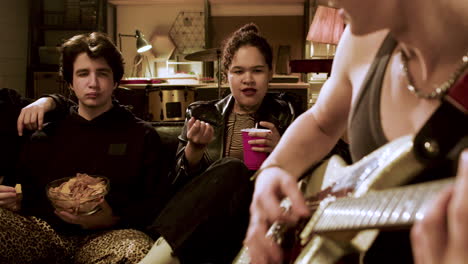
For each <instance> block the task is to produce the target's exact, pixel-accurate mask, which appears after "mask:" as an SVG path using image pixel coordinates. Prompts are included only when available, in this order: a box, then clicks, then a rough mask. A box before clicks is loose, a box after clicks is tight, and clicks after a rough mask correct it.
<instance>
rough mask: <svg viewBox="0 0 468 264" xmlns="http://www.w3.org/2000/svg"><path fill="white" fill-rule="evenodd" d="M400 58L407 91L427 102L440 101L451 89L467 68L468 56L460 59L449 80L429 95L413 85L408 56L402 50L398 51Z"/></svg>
mask: <svg viewBox="0 0 468 264" xmlns="http://www.w3.org/2000/svg"><path fill="white" fill-rule="evenodd" d="M400 56H401V66H402V67H401V68H402V70H403V73H404V75H405V77H406V81H407V82H408V86H407V88H408V90H409V91H410V92H411V93H412V94H414V95H416V96H417V97H418V98H422V99H428V100H435V99H441V98H442V97H443V96H444V95H445V94H446V93H447V92H448V90H449V89H450V87H452V85H453V84H454V83H455V81H456V80H458V78H459V77H460V76H461V74H462V73H463V72H465V70H466V69H467V68H468V54H466V55H464V56H463V58H462V62H461V64H460V66H459V67H458V68H457V69H456V70H455V72H454V73H452V75H451V76H450V78H449V79H448V80H447V81H445V82H444V83H442V84H441V85H440V86H439V87H437V88H436V89H435V90H434V91H432V92H431V93H424V92H422V91H421V90H419V89H418V88H416V87H415V86H414V84H413V78H412V77H411V74H410V72H409V70H408V56H407V55H406V54H405V53H404V52H403V50H400Z"/></svg>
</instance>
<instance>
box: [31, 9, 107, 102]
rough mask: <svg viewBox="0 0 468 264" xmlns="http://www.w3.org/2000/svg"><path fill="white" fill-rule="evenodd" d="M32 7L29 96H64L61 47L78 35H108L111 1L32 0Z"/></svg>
mask: <svg viewBox="0 0 468 264" xmlns="http://www.w3.org/2000/svg"><path fill="white" fill-rule="evenodd" d="M29 4H30V25H29V28H30V30H29V44H28V70H27V78H28V80H27V87H26V96H28V97H32V98H36V97H38V96H41V95H42V93H43V92H46V93H53V92H55V93H64V92H66V91H67V89H63V83H61V82H60V79H59V78H58V74H57V72H58V70H59V50H58V49H57V47H59V46H60V45H61V44H62V42H63V41H64V40H65V39H68V38H70V37H72V36H74V35H77V34H82V33H87V32H91V31H100V32H106V28H107V25H106V22H107V20H106V14H107V0H29ZM38 76H40V77H41V78H39V77H38ZM42 77H44V78H46V80H43V78H42ZM38 78H39V79H38ZM49 78H50V79H49ZM41 84H43V85H47V87H45V86H44V87H42V86H41ZM54 84H55V86H54ZM51 86H52V87H51Z"/></svg>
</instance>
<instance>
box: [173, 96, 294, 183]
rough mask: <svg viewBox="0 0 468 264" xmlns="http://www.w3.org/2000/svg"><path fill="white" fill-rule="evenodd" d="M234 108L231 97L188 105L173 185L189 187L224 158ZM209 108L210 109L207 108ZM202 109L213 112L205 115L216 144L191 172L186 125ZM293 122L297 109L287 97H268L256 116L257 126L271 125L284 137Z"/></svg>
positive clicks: (206, 151)
mask: <svg viewBox="0 0 468 264" xmlns="http://www.w3.org/2000/svg"><path fill="white" fill-rule="evenodd" d="M233 105H234V98H233V97H232V95H228V96H226V97H225V98H223V99H221V100H213V101H199V102H195V103H192V104H190V105H189V107H188V108H187V113H186V119H185V125H184V128H183V129H182V133H181V135H180V136H179V147H178V149H177V153H176V166H175V168H174V171H173V172H172V173H171V174H172V175H171V178H172V182H173V184H177V185H180V184H184V183H186V181H187V180H188V179H190V178H192V177H193V176H194V175H197V174H199V173H201V172H203V171H205V170H206V169H207V168H208V167H209V166H210V165H211V164H212V163H213V162H215V161H216V160H218V159H220V158H222V157H223V151H224V138H225V135H224V133H225V128H226V122H227V119H228V117H229V114H230V113H231V110H232V107H233ZM207 106H209V107H211V108H206V107H207ZM213 106H214V107H213ZM199 107H204V108H203V109H210V110H208V112H209V113H205V115H209V116H210V117H211V121H212V122H210V123H211V124H213V123H214V125H213V127H214V140H213V141H212V142H211V143H210V144H208V146H207V148H206V149H205V153H204V155H203V158H202V160H201V161H200V164H199V166H198V168H197V169H192V170H191V171H189V170H188V163H187V160H186V159H185V146H186V145H187V143H188V140H187V122H188V120H189V119H190V118H191V117H192V116H193V113H194V111H196V110H197V108H199ZM215 111H216V112H215ZM294 118H295V113H294V108H293V106H292V105H291V103H290V102H289V101H288V100H287V99H286V96H285V95H284V94H270V93H267V95H266V96H265V98H264V99H263V102H262V104H261V106H260V108H259V109H258V111H257V112H256V114H255V122H259V121H268V122H271V123H273V124H275V126H276V128H277V129H278V131H279V133H280V135H282V134H283V133H284V131H285V130H286V128H287V127H288V126H289V125H290V124H291V122H292V121H293V120H294Z"/></svg>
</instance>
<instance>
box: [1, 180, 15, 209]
mask: <svg viewBox="0 0 468 264" xmlns="http://www.w3.org/2000/svg"><path fill="white" fill-rule="evenodd" d="M19 199H20V198H19V197H18V195H16V190H15V188H13V187H10V186H6V185H0V207H1V208H4V209H8V210H11V211H18V210H19V206H18V204H19Z"/></svg>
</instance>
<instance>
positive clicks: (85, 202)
mask: <svg viewBox="0 0 468 264" xmlns="http://www.w3.org/2000/svg"><path fill="white" fill-rule="evenodd" d="M108 192H109V179H108V178H106V177H103V176H96V175H88V174H85V173H77V174H76V176H75V177H66V178H62V179H58V180H54V181H52V182H50V183H49V184H47V186H46V194H47V197H48V198H49V200H50V201H51V203H52V205H53V206H54V208H55V209H57V210H59V211H67V212H69V213H72V214H74V215H91V214H94V213H96V212H97V211H99V210H100V207H99V204H100V203H101V202H102V200H103V198H104V196H106V194H107V193H108Z"/></svg>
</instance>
